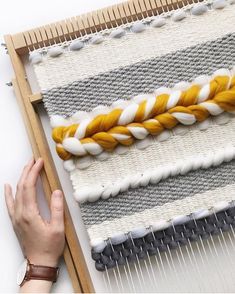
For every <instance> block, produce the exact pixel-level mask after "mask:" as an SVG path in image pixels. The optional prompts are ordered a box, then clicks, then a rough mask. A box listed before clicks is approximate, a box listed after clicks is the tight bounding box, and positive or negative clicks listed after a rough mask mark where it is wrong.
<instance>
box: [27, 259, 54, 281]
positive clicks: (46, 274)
mask: <svg viewBox="0 0 235 294" xmlns="http://www.w3.org/2000/svg"><path fill="white" fill-rule="evenodd" d="M58 274H59V268H58V267H50V266H42V265H34V264H31V263H28V270H27V273H26V276H25V280H26V281H29V280H45V281H51V282H53V283H55V282H56V280H57V277H58Z"/></svg>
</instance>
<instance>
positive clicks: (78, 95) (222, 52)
mask: <svg viewBox="0 0 235 294" xmlns="http://www.w3.org/2000/svg"><path fill="white" fill-rule="evenodd" d="M234 48H235V34H229V35H226V36H224V37H222V38H219V39H217V40H215V41H211V42H206V43H203V44H200V45H197V46H194V47H190V48H187V49H184V50H181V51H177V52H174V53H170V54H167V55H165V56H161V57H158V58H154V59H149V60H146V61H144V62H138V63H135V64H133V65H130V66H126V67H120V68H117V69H115V70H112V71H109V72H106V73H103V74H99V75H97V76H94V77H91V78H87V79H84V80H80V81H75V82H73V83H71V84H68V85H67V86H63V87H55V88H52V89H50V90H48V91H44V92H43V101H44V104H45V107H46V109H47V112H48V113H49V115H53V114H58V115H63V116H71V115H72V114H73V113H75V112H76V111H78V110H84V111H90V110H92V109H93V108H94V107H96V106H97V105H100V104H102V105H110V104H111V103H112V102H113V101H116V100H118V99H129V98H131V97H132V96H135V95H138V94H140V93H143V92H145V93H147V92H152V91H153V90H154V89H156V88H158V87H160V86H167V87H172V86H173V85H174V84H175V83H177V82H180V81H183V80H185V81H188V80H191V79H193V78H195V77H197V76H199V75H202V74H212V73H213V72H214V71H215V70H217V69H219V68H223V67H224V68H231V67H232V66H234V63H235V50H234Z"/></svg>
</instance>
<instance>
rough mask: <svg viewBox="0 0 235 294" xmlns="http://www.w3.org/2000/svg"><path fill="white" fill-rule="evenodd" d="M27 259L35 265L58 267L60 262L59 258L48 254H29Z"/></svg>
mask: <svg viewBox="0 0 235 294" xmlns="http://www.w3.org/2000/svg"><path fill="white" fill-rule="evenodd" d="M27 259H28V260H29V262H30V263H31V264H34V265H43V266H50V267H57V266H58V263H59V259H58V258H54V257H51V256H47V255H43V254H42V255H34V256H27Z"/></svg>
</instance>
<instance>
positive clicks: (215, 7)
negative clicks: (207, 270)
mask: <svg viewBox="0 0 235 294" xmlns="http://www.w3.org/2000/svg"><path fill="white" fill-rule="evenodd" d="M234 3H235V1H234V0H230V1H228V0H214V1H203V2H200V3H199V2H198V3H191V4H187V5H186V4H185V6H184V7H181V8H179V9H174V10H171V11H170V10H169V11H163V12H162V13H159V14H158V15H153V16H148V17H144V18H143V19H142V20H136V21H132V22H128V23H125V24H124V23H123V24H121V25H119V26H117V27H113V28H107V29H104V30H102V31H99V32H96V33H91V34H84V36H82V37H79V38H77V39H74V40H71V41H67V42H62V43H61V44H55V45H54V44H51V46H48V47H44V48H42V49H36V50H34V51H31V52H30V56H29V58H30V62H31V64H32V65H33V68H34V72H35V75H36V78H37V81H38V84H39V86H40V89H41V93H42V99H43V103H44V106H45V108H46V110H47V113H48V115H49V117H50V122H51V127H52V138H53V140H54V143H55V148H56V152H57V153H58V156H59V157H60V158H61V160H62V161H63V165H64V168H65V169H66V170H67V171H68V173H69V174H70V179H71V182H72V186H73V189H74V197H75V199H76V200H77V202H78V203H79V206H80V208H81V213H82V218H83V221H84V224H85V226H86V229H87V232H88V235H89V239H90V245H91V255H92V258H93V259H94V264H95V267H96V269H97V270H98V271H108V270H112V269H114V268H116V267H118V268H119V267H123V266H124V267H127V264H129V263H139V262H140V261H142V260H149V259H150V257H151V256H159V255H160V254H161V252H168V251H171V250H172V251H173V250H178V249H179V248H181V246H182V247H184V246H191V242H194V241H196V242H201V243H202V242H203V240H205V239H207V238H210V237H211V236H212V235H218V234H222V233H223V232H228V233H229V234H231V235H233V236H234V226H235V204H234V202H233V201H234V200H235V132H234V131H235V116H234V113H235V50H234V48H235V26H234V24H235V4H234Z"/></svg>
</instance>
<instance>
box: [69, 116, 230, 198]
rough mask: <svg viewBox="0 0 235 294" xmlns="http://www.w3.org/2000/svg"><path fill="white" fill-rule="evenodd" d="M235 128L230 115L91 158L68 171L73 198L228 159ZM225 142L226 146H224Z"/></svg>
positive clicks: (102, 194)
mask: <svg viewBox="0 0 235 294" xmlns="http://www.w3.org/2000/svg"><path fill="white" fill-rule="evenodd" d="M234 130H235V117H234V116H233V117H232V118H231V119H230V121H229V122H228V123H227V124H226V125H213V126H212V127H210V128H208V129H206V130H205V131H200V130H198V128H197V127H196V126H192V127H190V130H189V131H188V132H187V133H186V134H184V135H183V136H178V135H176V136H172V137H171V138H170V139H169V140H166V141H163V142H159V141H157V140H153V143H152V145H151V146H149V147H148V148H147V149H145V150H138V149H136V148H135V147H134V146H132V147H130V149H129V151H128V152H127V154H123V155H122V156H120V155H117V154H113V155H112V156H111V157H110V158H108V160H107V161H105V162H99V161H94V162H93V163H92V164H91V166H90V167H89V168H88V169H85V170H79V169H76V170H74V171H72V172H71V173H70V177H71V180H72V184H73V187H74V191H75V198H76V199H77V200H78V201H79V202H85V201H96V200H98V199H99V198H100V197H102V198H104V199H106V198H108V197H110V196H115V195H117V194H118V193H120V192H122V191H125V190H127V189H128V188H133V187H138V186H141V185H146V184H148V182H149V181H150V179H151V177H152V175H153V171H156V174H155V175H154V178H155V180H154V179H153V181H156V182H157V180H160V179H161V178H163V177H165V176H170V175H171V174H172V175H174V174H178V173H181V172H182V173H183V172H187V171H190V170H192V169H193V168H195V169H196V168H200V166H204V165H205V164H208V167H209V166H211V165H213V164H216V162H219V161H220V160H222V161H224V160H227V159H226V158H227V156H231V155H229V154H230V152H232V153H233V151H234V150H233V148H234V147H235V132H234ZM226 146H229V147H228V148H226V149H225V147H226ZM176 150H177V151H176ZM217 156H218V157H217ZM232 156H233V155H232ZM219 158H220V159H219ZM195 159H196V160H195ZM222 161H221V162H222ZM176 167H177V168H176Z"/></svg>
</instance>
